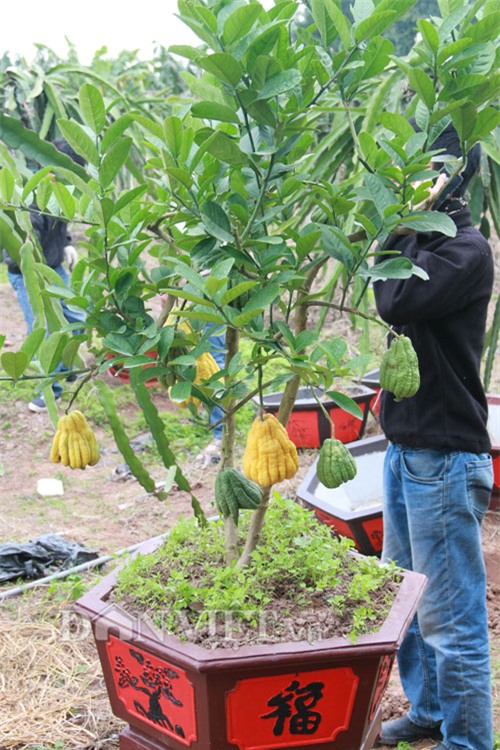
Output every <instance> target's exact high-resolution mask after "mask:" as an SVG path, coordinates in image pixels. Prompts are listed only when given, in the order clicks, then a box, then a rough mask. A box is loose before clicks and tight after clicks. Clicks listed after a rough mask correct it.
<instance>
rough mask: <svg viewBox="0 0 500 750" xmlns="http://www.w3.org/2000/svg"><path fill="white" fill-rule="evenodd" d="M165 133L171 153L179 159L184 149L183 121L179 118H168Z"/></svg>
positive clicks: (164, 125) (164, 124)
mask: <svg viewBox="0 0 500 750" xmlns="http://www.w3.org/2000/svg"><path fill="white" fill-rule="evenodd" d="M163 132H164V134H165V138H166V141H167V146H168V148H169V150H170V153H171V154H172V156H174V157H175V158H177V157H178V156H179V153H180V150H181V148H182V121H181V120H180V119H179V118H178V117H174V116H171V117H166V118H165V122H164V123H163Z"/></svg>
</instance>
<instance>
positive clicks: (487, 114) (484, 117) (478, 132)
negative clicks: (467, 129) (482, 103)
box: [468, 107, 500, 146]
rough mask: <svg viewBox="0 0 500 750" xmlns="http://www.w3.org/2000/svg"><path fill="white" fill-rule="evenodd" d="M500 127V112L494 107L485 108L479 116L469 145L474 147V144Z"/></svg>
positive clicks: (470, 136) (469, 139)
mask: <svg viewBox="0 0 500 750" xmlns="http://www.w3.org/2000/svg"><path fill="white" fill-rule="evenodd" d="M498 125H500V111H499V110H498V109H495V108H494V107H485V108H484V109H482V110H481V111H480V112H478V114H477V117H476V122H475V125H474V130H473V131H472V133H471V134H470V135H469V138H468V145H469V146H472V144H473V143H475V142H476V141H479V140H481V139H482V138H484V136H485V135H488V133H491V132H492V131H493V130H495V128H496V127H497V126H498Z"/></svg>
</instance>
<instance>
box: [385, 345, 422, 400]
mask: <svg viewBox="0 0 500 750" xmlns="http://www.w3.org/2000/svg"><path fill="white" fill-rule="evenodd" d="M380 387H381V388H383V389H384V390H386V391H390V392H391V393H392V394H393V395H394V398H395V400H396V401H401V399H402V398H411V397H412V396H414V395H415V394H416V392H417V391H418V389H419V388H420V373H419V370H418V358H417V354H416V352H415V349H414V348H413V344H412V342H411V339H409V338H408V337H407V336H398V337H397V338H394V339H393V340H392V341H391V345H390V347H389V348H388V350H387V351H386V353H385V354H384V356H383V359H382V362H381V363H380Z"/></svg>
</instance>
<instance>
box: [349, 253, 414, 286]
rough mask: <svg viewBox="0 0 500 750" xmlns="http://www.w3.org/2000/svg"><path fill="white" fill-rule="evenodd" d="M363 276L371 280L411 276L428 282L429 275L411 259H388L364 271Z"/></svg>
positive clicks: (407, 277)
mask: <svg viewBox="0 0 500 750" xmlns="http://www.w3.org/2000/svg"><path fill="white" fill-rule="evenodd" d="M360 275H361V276H363V277H365V278H371V279H409V278H410V276H418V277H419V278H421V279H423V280H424V281H428V279H429V276H428V274H427V273H426V272H425V271H423V270H422V269H421V268H418V266H415V265H414V264H413V263H412V262H411V260H410V259H409V258H402V257H400V258H388V259H386V260H382V261H381V262H380V263H377V264H376V265H375V266H371V267H370V268H367V269H364V270H363V271H362V272H361V274H360Z"/></svg>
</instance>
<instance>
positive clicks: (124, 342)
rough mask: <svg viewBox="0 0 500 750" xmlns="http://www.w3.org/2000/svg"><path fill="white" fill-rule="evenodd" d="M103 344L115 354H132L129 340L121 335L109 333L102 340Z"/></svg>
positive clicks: (132, 349)
mask: <svg viewBox="0 0 500 750" xmlns="http://www.w3.org/2000/svg"><path fill="white" fill-rule="evenodd" d="M103 344H104V345H105V346H107V347H108V348H109V349H111V351H112V352H116V353H117V354H133V353H134V347H133V344H131V343H130V339H129V338H127V336H124V335H123V334H121V333H115V332H114V331H111V332H110V333H108V334H107V336H106V337H105V338H104V340H103Z"/></svg>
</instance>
